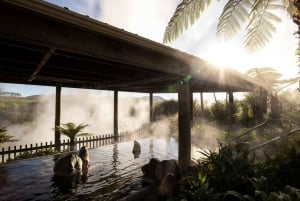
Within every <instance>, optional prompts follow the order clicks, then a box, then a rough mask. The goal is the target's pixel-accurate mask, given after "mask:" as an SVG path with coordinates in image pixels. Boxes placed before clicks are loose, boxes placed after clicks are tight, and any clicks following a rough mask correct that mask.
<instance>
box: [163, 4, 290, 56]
mask: <svg viewBox="0 0 300 201" xmlns="http://www.w3.org/2000/svg"><path fill="white" fill-rule="evenodd" d="M210 4H211V0H182V2H181V3H180V4H179V5H178V6H177V8H176V10H175V12H174V14H173V16H172V17H171V19H170V21H169V23H168V25H167V27H166V30H165V33H164V39H163V42H164V43H168V42H171V41H172V40H174V39H176V38H177V37H178V36H179V35H180V34H181V33H182V32H183V31H184V30H186V29H187V28H188V27H189V26H190V25H192V24H193V23H194V22H195V20H197V19H199V18H200V17H201V14H202V13H203V12H204V10H205V9H206V8H207V7H208V6H209V5H210ZM289 8H290V3H289V1H288V0H283V1H281V0H228V1H227V3H226V4H225V6H224V8H223V12H222V13H221V15H220V16H219V22H218V26H217V35H218V36H219V37H221V38H223V39H231V38H232V37H233V36H235V35H236V34H237V32H238V31H240V30H241V27H242V24H243V23H246V22H247V26H246V32H247V34H246V36H245V41H244V45H245V48H246V49H248V50H252V51H253V50H256V49H258V48H261V47H263V46H264V45H265V44H266V43H267V42H268V41H269V39H270V38H271V37H272V34H273V33H274V32H275V31H276V27H275V26H274V23H278V22H280V21H281V19H280V18H279V17H278V16H277V15H276V14H275V13H274V11H276V10H278V9H287V10H289Z"/></svg>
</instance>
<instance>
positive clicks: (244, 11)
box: [217, 0, 251, 39]
mask: <svg viewBox="0 0 300 201" xmlns="http://www.w3.org/2000/svg"><path fill="white" fill-rule="evenodd" d="M250 7H251V0H229V1H228V2H227V4H226V5H225V7H224V9H223V12H222V14H221V16H220V17H219V23H218V27H217V36H218V37H220V38H223V39H231V38H232V37H233V36H234V35H235V34H236V33H237V32H238V31H239V30H240V29H241V23H243V22H245V21H246V20H247V19H248V17H249V10H250Z"/></svg>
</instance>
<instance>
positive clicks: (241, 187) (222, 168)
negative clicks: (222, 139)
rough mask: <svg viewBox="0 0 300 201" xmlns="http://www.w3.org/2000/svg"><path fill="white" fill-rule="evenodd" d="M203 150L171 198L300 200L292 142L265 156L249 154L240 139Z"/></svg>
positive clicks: (252, 200)
mask: <svg viewBox="0 0 300 201" xmlns="http://www.w3.org/2000/svg"><path fill="white" fill-rule="evenodd" d="M285 145H287V144H285ZM202 154H203V157H202V158H200V159H198V161H197V162H196V163H195V165H194V166H193V168H191V171H190V172H188V173H187V174H186V175H184V176H183V177H182V179H181V180H180V182H179V191H178V195H177V196H176V197H174V198H172V199H170V200H174V201H177V200H191V201H221V200H222V201H235V200H237V201H238V200H241V201H275V200H278V201H281V200H290V201H299V200H300V189H299V186H300V183H299V182H298V181H297V178H298V174H299V173H298V172H299V171H298V170H299V164H300V163H299V162H298V161H299V159H298V158H299V154H298V153H297V152H296V150H295V149H294V148H293V146H291V148H290V149H288V150H285V151H284V152H283V151H282V149H280V150H279V149H278V150H277V152H276V150H275V152H273V153H272V154H273V156H272V157H271V156H268V157H267V158H266V159H262V158H261V159H258V158H256V157H255V156H254V155H253V157H251V156H252V155H251V154H249V151H248V149H247V146H246V144H243V143H242V144H227V145H224V144H220V146H219V150H217V151H202ZM292 186H293V187H292Z"/></svg>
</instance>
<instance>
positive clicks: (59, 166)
mask: <svg viewBox="0 0 300 201" xmlns="http://www.w3.org/2000/svg"><path fill="white" fill-rule="evenodd" d="M89 163H90V160H89V150H88V148H87V147H85V146H84V147H82V148H81V149H80V150H79V154H78V155H77V154H74V153H71V154H67V155H66V156H63V157H61V158H58V159H56V160H55V164H54V168H53V171H54V176H53V178H52V179H53V182H54V183H55V185H56V186H57V187H58V189H59V190H60V191H61V192H62V193H69V192H70V191H71V192H72V191H73V190H74V189H75V188H76V186H77V185H78V184H79V183H80V181H83V182H86V180H87V177H88V168H89Z"/></svg>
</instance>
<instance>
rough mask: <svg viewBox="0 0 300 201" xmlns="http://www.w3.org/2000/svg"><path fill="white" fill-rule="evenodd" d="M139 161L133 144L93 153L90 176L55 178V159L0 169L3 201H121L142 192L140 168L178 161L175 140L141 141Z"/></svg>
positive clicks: (11, 165)
mask: <svg viewBox="0 0 300 201" xmlns="http://www.w3.org/2000/svg"><path fill="white" fill-rule="evenodd" d="M138 141H139V143H140V144H141V152H140V155H139V157H134V155H133V153H132V147H133V141H131V142H123V143H118V144H113V145H107V146H103V147H99V148H95V149H90V167H89V175H88V177H87V178H86V179H85V180H83V179H82V178H81V177H80V176H79V177H76V176H75V177H70V178H65V177H54V176H53V166H54V158H55V156H45V157H40V158H33V159H28V160H23V161H18V162H12V163H7V164H3V165H0V174H1V175H0V198H1V200H10V201H14V200H18V201H19V200H20V201H22V200H57V201H60V200H64V201H65V200H104V201H106V200H107V201H110V200H111V201H113V200H118V199H120V198H122V197H124V196H126V195H128V194H129V193H130V192H133V191H137V190H140V189H141V188H142V184H141V177H142V171H141V166H143V165H144V164H146V163H148V162H149V159H150V158H153V157H156V158H159V159H161V160H164V159H177V150H178V146H177V143H176V141H175V140H174V139H171V140H169V141H166V140H163V139H152V138H148V139H142V140H138Z"/></svg>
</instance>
